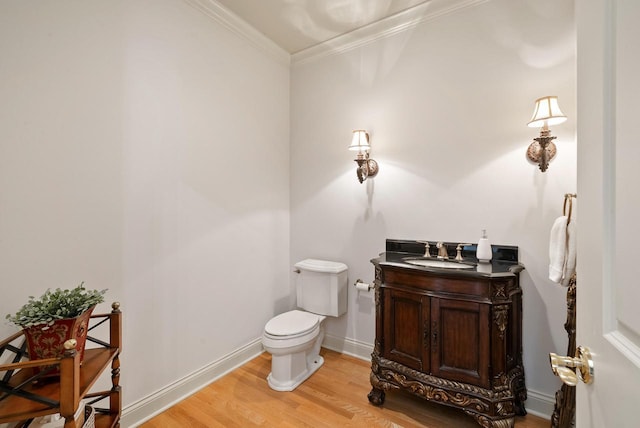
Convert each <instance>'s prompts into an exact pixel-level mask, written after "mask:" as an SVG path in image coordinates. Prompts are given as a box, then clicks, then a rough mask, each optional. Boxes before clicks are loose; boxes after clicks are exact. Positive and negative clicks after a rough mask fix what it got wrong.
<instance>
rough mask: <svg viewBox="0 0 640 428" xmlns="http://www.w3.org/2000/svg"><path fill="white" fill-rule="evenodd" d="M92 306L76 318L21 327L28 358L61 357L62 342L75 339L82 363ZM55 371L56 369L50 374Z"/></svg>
mask: <svg viewBox="0 0 640 428" xmlns="http://www.w3.org/2000/svg"><path fill="white" fill-rule="evenodd" d="M94 308H95V306H94V307H91V308H89V309H88V310H86V311H85V312H83V313H82V314H81V315H80V316H78V317H76V318H65V319H60V320H56V321H54V322H53V324H52V325H49V326H47V325H45V324H39V325H34V326H31V327H27V328H23V331H24V335H25V337H26V338H27V349H28V350H29V359H31V360H40V359H45V358H61V357H62V355H63V354H64V346H63V345H64V342H66V341H67V340H69V339H76V341H77V344H76V351H77V352H78V354H80V364H82V359H83V358H84V347H85V345H86V342H87V332H88V331H89V318H90V317H91V313H92V312H93V309H94ZM36 371H38V370H36ZM56 373H58V371H55V372H54V373H52V374H56Z"/></svg>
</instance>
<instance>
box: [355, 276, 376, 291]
mask: <svg viewBox="0 0 640 428" xmlns="http://www.w3.org/2000/svg"><path fill="white" fill-rule="evenodd" d="M353 286H354V287H356V290H360V291H371V289H372V288H373V284H367V283H366V282H363V281H362V280H361V279H356V282H355V283H354V284H353Z"/></svg>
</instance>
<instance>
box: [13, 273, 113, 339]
mask: <svg viewBox="0 0 640 428" xmlns="http://www.w3.org/2000/svg"><path fill="white" fill-rule="evenodd" d="M106 292H107V290H106V289H105V290H100V291H99V290H87V289H86V288H84V282H82V283H81V284H80V285H78V286H77V287H75V288H72V289H67V290H62V289H60V288H56V289H55V290H54V291H51V289H47V291H45V292H44V294H43V295H42V296H40V297H39V298H37V299H36V298H35V297H33V296H29V301H28V302H27V303H26V304H25V305H24V306H22V308H20V310H19V311H18V312H16V314H15V315H11V314H8V315H7V316H6V319H7V320H9V322H11V323H13V324H15V325H18V326H20V327H22V328H27V327H31V326H34V325H38V324H47V325H51V324H53V322H54V321H55V320H57V319H64V318H75V317H77V316H78V315H80V314H82V313H83V312H84V311H86V310H87V309H89V308H90V307H92V306H95V305H97V304H98V303H102V302H104V294H105V293H106Z"/></svg>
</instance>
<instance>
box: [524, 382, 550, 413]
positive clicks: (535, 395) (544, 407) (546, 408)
mask: <svg viewBox="0 0 640 428" xmlns="http://www.w3.org/2000/svg"><path fill="white" fill-rule="evenodd" d="M555 405H556V399H555V397H554V396H553V395H549V394H545V393H543V392H538V391H534V390H532V389H527V401H525V403H524V407H525V409H527V413H530V414H532V415H534V416H538V417H541V418H544V419H549V420H551V415H552V414H553V408H554V407H555Z"/></svg>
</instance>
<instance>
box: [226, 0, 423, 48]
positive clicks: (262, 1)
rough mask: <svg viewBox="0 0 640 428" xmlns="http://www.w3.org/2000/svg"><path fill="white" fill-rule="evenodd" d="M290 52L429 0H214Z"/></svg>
mask: <svg viewBox="0 0 640 428" xmlns="http://www.w3.org/2000/svg"><path fill="white" fill-rule="evenodd" d="M216 1H217V3H219V4H220V5H222V6H223V7H225V8H226V9H228V10H229V11H231V12H232V13H233V14H235V15H237V16H238V17H240V18H241V19H243V20H244V21H246V22H247V23H248V24H250V25H251V26H252V27H254V28H255V29H256V30H258V31H259V32H261V33H262V34H264V35H265V36H267V37H268V38H269V39H271V40H272V41H274V42H275V43H276V44H277V45H278V46H280V47H281V48H283V49H284V50H285V51H287V52H288V53H290V54H294V53H296V52H300V51H302V50H305V49H307V48H309V47H311V46H314V45H317V44H320V43H322V42H325V41H327V40H330V39H332V38H334V37H337V36H340V35H342V34H345V33H348V32H350V31H353V30H356V29H358V28H360V27H364V26H366V25H369V24H372V23H374V22H377V21H379V20H381V19H384V18H387V17H389V16H393V15H395V14H397V13H399V12H402V11H404V10H407V9H410V8H412V7H414V6H417V5H419V4H422V3H427V2H429V1H430V0H216Z"/></svg>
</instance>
